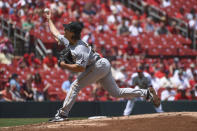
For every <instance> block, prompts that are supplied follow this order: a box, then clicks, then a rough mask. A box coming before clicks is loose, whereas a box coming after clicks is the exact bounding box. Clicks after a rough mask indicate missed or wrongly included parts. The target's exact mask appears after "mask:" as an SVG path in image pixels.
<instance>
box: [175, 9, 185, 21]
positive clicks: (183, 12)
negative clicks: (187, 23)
mask: <svg viewBox="0 0 197 131" xmlns="http://www.w3.org/2000/svg"><path fill="white" fill-rule="evenodd" d="M175 17H176V18H178V19H183V18H184V17H185V10H184V8H182V7H181V8H180V9H179V12H178V13H177V14H176V16H175Z"/></svg>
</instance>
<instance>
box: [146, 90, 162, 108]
mask: <svg viewBox="0 0 197 131" xmlns="http://www.w3.org/2000/svg"><path fill="white" fill-rule="evenodd" d="M146 100H147V101H151V102H153V104H154V105H155V107H159V106H160V104H161V101H160V99H159V97H158V96H157V94H156V91H155V89H154V88H153V87H150V88H148V90H147V96H146Z"/></svg>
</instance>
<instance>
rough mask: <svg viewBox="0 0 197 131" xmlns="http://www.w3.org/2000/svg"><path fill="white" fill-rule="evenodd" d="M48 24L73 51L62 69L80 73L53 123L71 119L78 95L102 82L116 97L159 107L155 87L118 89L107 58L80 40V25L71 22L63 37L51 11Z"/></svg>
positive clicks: (56, 35)
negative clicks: (141, 98) (70, 60)
mask: <svg viewBox="0 0 197 131" xmlns="http://www.w3.org/2000/svg"><path fill="white" fill-rule="evenodd" d="M45 15H46V18H47V20H48V23H49V28H50V31H51V33H52V34H53V35H54V37H55V39H56V40H57V41H58V43H59V44H63V45H64V46H65V48H67V49H69V50H70V52H71V55H72V56H71V57H72V60H73V61H74V63H69V62H66V61H64V60H62V59H60V61H59V65H60V67H61V68H62V69H67V70H70V71H74V72H81V74H80V75H79V76H78V77H77V79H76V80H75V81H74V82H73V83H72V84H71V87H70V90H69V92H68V94H67V96H66V98H65V100H64V103H63V106H62V107H61V108H60V109H59V110H58V112H57V114H56V115H55V117H54V118H52V119H50V120H49V121H50V122H58V121H65V120H68V114H69V111H70V110H71V108H72V106H73V104H74V102H75V100H76V97H77V94H78V92H79V91H80V90H81V89H82V88H83V87H86V86H87V85H90V84H92V83H94V82H96V81H99V82H100V84H101V85H102V86H103V88H104V89H105V90H107V91H108V92H109V94H110V95H112V96H114V97H126V98H133V97H144V98H146V99H153V102H154V103H155V104H160V101H159V100H158V97H157V95H156V93H155V91H154V89H153V88H149V89H131V88H118V86H117V84H116V82H115V80H114V78H113V77H112V74H111V65H110V63H109V61H108V60H107V59H105V58H101V57H100V56H99V54H98V53H97V52H95V51H94V50H93V49H92V48H91V47H90V46H89V45H88V44H87V43H85V42H84V41H82V40H81V37H80V35H81V31H82V28H83V26H82V24H81V23H80V22H71V23H69V24H63V27H64V35H61V34H60V33H59V31H58V30H57V29H56V27H55V26H54V24H53V22H52V20H51V11H48V12H47V13H46V12H45Z"/></svg>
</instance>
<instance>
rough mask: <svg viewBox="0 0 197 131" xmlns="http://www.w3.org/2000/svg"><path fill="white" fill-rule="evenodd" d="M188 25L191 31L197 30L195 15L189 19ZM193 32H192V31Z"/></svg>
mask: <svg viewBox="0 0 197 131" xmlns="http://www.w3.org/2000/svg"><path fill="white" fill-rule="evenodd" d="M189 27H190V29H191V30H192V31H194V32H195V31H197V15H196V16H194V17H193V19H191V20H190V21H189ZM192 33H193V32H192Z"/></svg>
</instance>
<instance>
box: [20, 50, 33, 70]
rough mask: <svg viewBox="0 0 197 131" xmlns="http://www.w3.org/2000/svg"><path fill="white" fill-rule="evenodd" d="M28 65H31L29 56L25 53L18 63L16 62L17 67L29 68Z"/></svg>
mask: <svg viewBox="0 0 197 131" xmlns="http://www.w3.org/2000/svg"><path fill="white" fill-rule="evenodd" d="M30 64H31V61H30V59H29V54H27V53H25V54H24V55H23V57H22V58H20V59H19V61H18V66H19V67H20V68H26V67H29V66H30Z"/></svg>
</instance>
